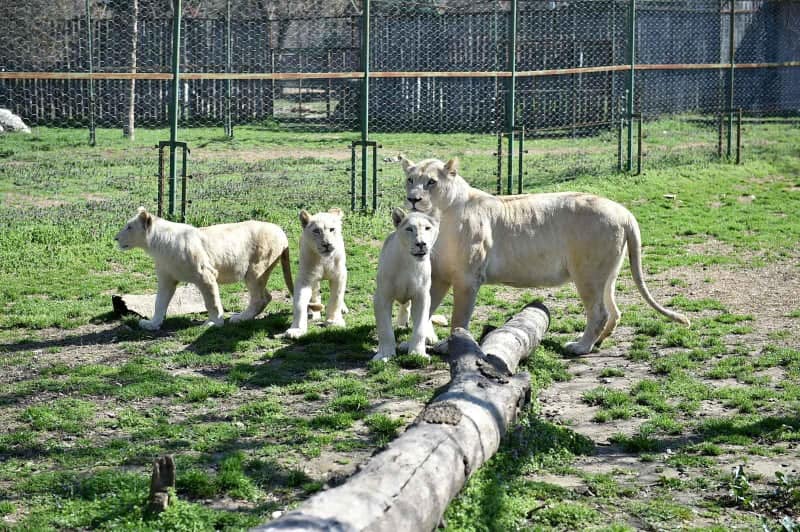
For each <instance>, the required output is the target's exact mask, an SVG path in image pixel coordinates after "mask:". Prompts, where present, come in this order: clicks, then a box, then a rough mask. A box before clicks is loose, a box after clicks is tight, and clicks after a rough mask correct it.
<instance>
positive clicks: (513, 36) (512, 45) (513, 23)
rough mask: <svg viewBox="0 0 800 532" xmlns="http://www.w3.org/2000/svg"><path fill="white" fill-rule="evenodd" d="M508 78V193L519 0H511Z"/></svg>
mask: <svg viewBox="0 0 800 532" xmlns="http://www.w3.org/2000/svg"><path fill="white" fill-rule="evenodd" d="M508 70H509V71H511V77H509V78H507V79H508V92H507V96H506V131H507V133H508V155H507V156H508V184H507V188H506V190H507V193H508V194H512V193H513V191H514V129H515V128H516V87H517V0H511V14H510V21H509V25H508Z"/></svg>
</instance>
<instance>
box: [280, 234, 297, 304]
mask: <svg viewBox="0 0 800 532" xmlns="http://www.w3.org/2000/svg"><path fill="white" fill-rule="evenodd" d="M281 269H282V270H283V280H284V281H285V282H286V288H288V289H289V293H290V294H292V295H294V282H292V263H291V260H290V259H289V246H286V249H284V250H283V253H281Z"/></svg>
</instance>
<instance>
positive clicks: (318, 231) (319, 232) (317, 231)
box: [314, 228, 322, 235]
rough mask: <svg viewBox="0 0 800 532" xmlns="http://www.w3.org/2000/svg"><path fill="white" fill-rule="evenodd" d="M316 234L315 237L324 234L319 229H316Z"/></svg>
mask: <svg viewBox="0 0 800 532" xmlns="http://www.w3.org/2000/svg"><path fill="white" fill-rule="evenodd" d="M314 234H315V235H319V234H322V231H320V230H319V228H317V229H314Z"/></svg>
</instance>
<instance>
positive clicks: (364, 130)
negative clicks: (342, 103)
mask: <svg viewBox="0 0 800 532" xmlns="http://www.w3.org/2000/svg"><path fill="white" fill-rule="evenodd" d="M369 2H370V0H364V10H363V12H362V13H361V66H362V67H363V69H364V77H363V78H362V81H361V113H360V114H361V210H362V211H366V210H367V142H368V141H369ZM373 192H374V191H373Z"/></svg>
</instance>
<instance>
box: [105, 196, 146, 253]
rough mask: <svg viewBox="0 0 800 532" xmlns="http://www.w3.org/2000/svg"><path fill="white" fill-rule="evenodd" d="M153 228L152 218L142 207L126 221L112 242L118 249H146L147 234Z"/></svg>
mask: <svg viewBox="0 0 800 532" xmlns="http://www.w3.org/2000/svg"><path fill="white" fill-rule="evenodd" d="M152 226H153V217H152V216H151V215H150V213H148V212H147V211H146V210H145V208H144V207H139V212H138V213H137V214H136V216H134V217H133V218H131V219H130V220H128V222H127V223H126V224H125V227H123V228H122V229H121V230H120V232H119V233H117V236H115V237H114V240H116V241H117V245H119V249H123V250H126V249H131V248H146V247H147V232H148V231H149V230H150V228H151V227H152Z"/></svg>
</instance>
